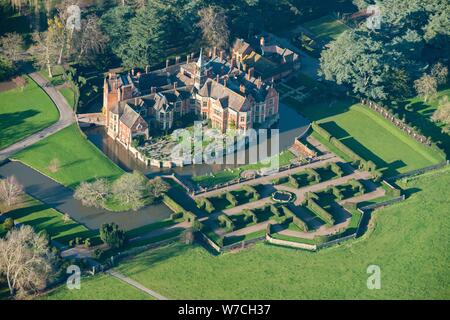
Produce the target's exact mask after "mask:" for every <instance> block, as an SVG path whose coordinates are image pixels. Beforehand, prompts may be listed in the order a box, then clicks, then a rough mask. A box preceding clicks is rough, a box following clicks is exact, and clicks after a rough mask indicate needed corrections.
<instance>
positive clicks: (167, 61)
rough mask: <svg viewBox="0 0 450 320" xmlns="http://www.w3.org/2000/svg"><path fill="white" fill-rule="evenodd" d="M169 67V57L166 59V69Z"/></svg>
mask: <svg viewBox="0 0 450 320" xmlns="http://www.w3.org/2000/svg"><path fill="white" fill-rule="evenodd" d="M168 67H169V59H166V69H167V68H168Z"/></svg>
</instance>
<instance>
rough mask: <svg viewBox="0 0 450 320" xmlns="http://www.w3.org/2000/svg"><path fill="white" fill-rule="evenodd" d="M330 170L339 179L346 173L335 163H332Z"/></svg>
mask: <svg viewBox="0 0 450 320" xmlns="http://www.w3.org/2000/svg"><path fill="white" fill-rule="evenodd" d="M330 169H331V171H333V172H334V173H335V174H336V175H337V176H338V177H342V175H343V174H344V172H343V171H342V168H341V167H340V166H339V165H338V164H337V163H335V162H332V163H331V164H330Z"/></svg>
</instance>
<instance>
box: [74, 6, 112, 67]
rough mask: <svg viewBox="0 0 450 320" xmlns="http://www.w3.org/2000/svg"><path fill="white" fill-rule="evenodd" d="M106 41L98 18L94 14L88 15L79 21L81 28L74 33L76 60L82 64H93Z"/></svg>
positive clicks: (102, 50) (103, 48)
mask: <svg viewBox="0 0 450 320" xmlns="http://www.w3.org/2000/svg"><path fill="white" fill-rule="evenodd" d="M107 43H108V37H107V36H105V35H104V34H103V32H102V30H101V28H100V20H99V18H98V17H97V16H96V15H89V16H88V17H87V18H86V19H83V20H82V22H81V30H80V31H79V32H77V34H76V35H75V49H76V50H75V51H76V52H77V53H78V54H77V61H79V62H80V63H81V64H84V65H90V64H94V63H95V61H96V59H97V57H98V55H99V54H100V53H103V52H104V50H105V48H106V45H107Z"/></svg>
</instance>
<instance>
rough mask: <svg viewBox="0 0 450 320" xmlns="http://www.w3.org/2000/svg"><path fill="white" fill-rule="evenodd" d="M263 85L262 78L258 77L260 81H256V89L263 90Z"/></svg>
mask: <svg viewBox="0 0 450 320" xmlns="http://www.w3.org/2000/svg"><path fill="white" fill-rule="evenodd" d="M261 84H262V80H261V77H258V80H256V87H257V88H258V89H261Z"/></svg>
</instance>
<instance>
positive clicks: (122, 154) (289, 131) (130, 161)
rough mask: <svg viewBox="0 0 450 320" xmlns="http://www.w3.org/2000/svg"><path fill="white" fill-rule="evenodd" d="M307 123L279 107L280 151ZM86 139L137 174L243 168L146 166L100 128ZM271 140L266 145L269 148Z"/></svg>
mask: <svg viewBox="0 0 450 320" xmlns="http://www.w3.org/2000/svg"><path fill="white" fill-rule="evenodd" d="M308 124H309V121H308V120H307V119H305V118H304V117H302V116H301V115H300V114H299V113H298V112H297V111H296V110H294V109H292V108H290V107H288V106H286V105H283V104H280V120H279V122H278V124H277V125H276V126H275V128H278V129H279V136H278V137H279V150H280V151H283V150H287V149H289V148H290V147H291V146H292V144H293V143H294V140H295V138H296V137H298V136H300V135H302V134H304V132H305V131H306V130H307V127H308ZM84 132H85V134H86V135H87V137H88V139H89V140H90V141H91V142H92V143H94V144H95V145H96V146H97V147H98V148H99V149H100V150H102V151H103V153H105V154H106V155H107V156H108V157H109V158H110V159H111V160H112V161H114V162H115V163H116V164H117V165H119V166H120V167H121V168H122V169H124V170H126V171H132V170H139V171H141V172H143V173H144V174H146V175H149V176H152V175H157V174H161V173H167V174H170V173H172V172H174V173H176V174H178V175H181V176H185V177H190V176H198V175H203V174H208V173H211V172H218V171H222V170H224V169H226V168H234V167H237V166H242V164H239V165H236V164H194V165H187V166H184V167H178V168H157V167H152V166H146V165H145V164H144V163H143V162H142V161H139V160H137V159H135V158H134V157H133V156H132V155H131V154H130V153H129V152H128V151H127V150H126V149H125V148H124V147H123V146H122V145H120V144H119V143H117V142H114V141H113V140H112V139H111V138H110V137H109V136H108V135H107V134H106V132H105V129H104V128H103V127H90V128H86V129H84ZM270 143H271V141H270V138H269V139H268V144H270Z"/></svg>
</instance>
